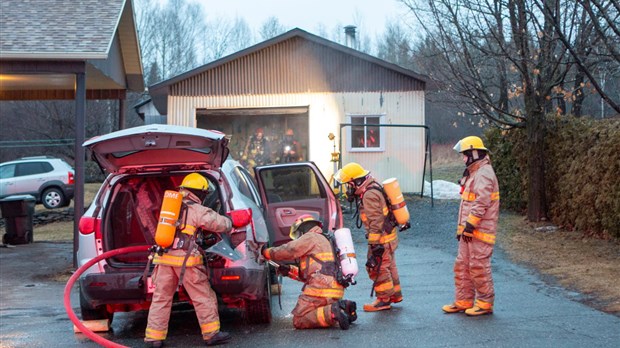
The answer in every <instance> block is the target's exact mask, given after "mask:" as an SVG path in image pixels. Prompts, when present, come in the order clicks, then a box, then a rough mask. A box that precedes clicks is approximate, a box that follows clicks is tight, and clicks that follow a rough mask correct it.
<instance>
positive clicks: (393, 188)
mask: <svg viewBox="0 0 620 348" xmlns="http://www.w3.org/2000/svg"><path fill="white" fill-rule="evenodd" d="M382 184H383V191H385V194H386V196H387V197H388V199H389V200H390V203H389V204H390V208H391V210H392V213H393V214H394V218H396V222H398V224H399V225H403V224H406V223H407V222H408V221H409V210H407V204H406V203H405V198H404V197H403V193H402V192H401V190H400V185H399V184H398V180H396V178H389V179H387V180H385V181H384V182H383V183H382Z"/></svg>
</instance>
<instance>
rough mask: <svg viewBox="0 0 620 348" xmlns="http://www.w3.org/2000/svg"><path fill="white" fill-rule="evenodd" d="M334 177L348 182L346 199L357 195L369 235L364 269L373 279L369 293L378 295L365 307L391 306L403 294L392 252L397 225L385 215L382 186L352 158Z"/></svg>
mask: <svg viewBox="0 0 620 348" xmlns="http://www.w3.org/2000/svg"><path fill="white" fill-rule="evenodd" d="M335 178H336V180H338V181H339V182H340V183H342V184H346V185H347V197H348V199H349V200H351V201H353V199H355V198H357V199H359V216H360V219H361V220H362V223H363V224H364V228H365V229H366V239H368V261H367V262H366V271H367V272H368V276H369V278H370V279H371V280H372V281H373V282H374V283H373V289H372V291H371V295H372V292H374V293H375V294H376V296H377V298H376V300H375V301H374V302H373V303H370V304H365V305H364V311H366V312H376V311H382V310H388V309H391V308H392V303H398V302H401V301H402V300H403V294H402V291H401V288H400V277H399V276H398V269H397V267H396V255H395V252H396V248H398V233H397V232H396V225H394V224H393V223H392V222H391V221H390V219H389V218H388V213H389V211H388V206H387V203H386V201H385V198H384V196H383V192H382V190H383V188H382V187H381V184H379V182H377V181H376V180H375V179H374V178H373V177H372V175H370V172H369V171H368V170H366V169H364V168H363V167H362V166H361V165H359V164H358V163H355V162H351V163H349V164H347V165H345V166H344V167H342V169H340V170H339V171H338V172H337V173H336V175H335Z"/></svg>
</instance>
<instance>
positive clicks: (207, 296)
mask: <svg viewBox="0 0 620 348" xmlns="http://www.w3.org/2000/svg"><path fill="white" fill-rule="evenodd" d="M208 187H209V182H208V181H207V179H206V178H205V177H204V176H202V175H200V174H198V173H192V174H189V175H187V176H186V177H185V178H184V179H183V182H182V183H181V185H180V186H179V192H181V194H182V195H183V197H184V198H183V203H184V204H185V205H186V206H187V210H186V211H185V212H184V213H181V216H180V219H179V221H180V222H181V224H180V226H179V228H178V229H177V232H176V236H175V240H174V243H173V245H172V246H171V247H170V249H169V250H168V251H167V252H165V253H163V254H161V255H159V254H155V257H154V259H153V263H154V264H155V269H154V270H153V275H152V279H153V284H154V285H155V291H154V293H153V299H152V302H151V307H150V309H149V315H148V324H147V326H146V333H145V338H144V340H145V342H146V343H147V344H148V345H149V346H150V347H162V346H163V343H164V340H165V339H166V335H167V333H168V321H169V319H170V309H171V306H172V299H173V296H174V294H175V292H176V290H177V287H178V283H179V277H180V276H181V274H182V276H181V277H182V283H183V284H182V285H183V287H184V289H185V291H186V292H187V294H188V295H189V297H190V298H191V300H192V303H193V305H194V308H195V310H196V316H197V317H198V322H199V323H200V331H201V333H202V337H203V339H204V340H205V343H206V345H207V346H209V345H217V344H222V343H225V342H226V341H228V340H229V339H230V335H229V334H228V333H227V332H223V331H220V320H219V314H218V308H217V298H216V295H215V293H214V292H213V290H212V289H211V286H210V284H209V279H208V276H207V270H206V268H205V266H204V264H203V258H202V255H201V254H200V252H199V251H198V249H197V246H196V244H195V242H194V240H195V238H194V237H195V233H196V230H197V229H199V228H200V229H204V230H205V231H209V232H215V233H227V232H229V231H230V230H231V229H232V223H231V220H230V218H228V217H226V216H222V215H219V214H218V213H216V212H215V211H213V210H212V209H210V208H207V207H204V206H202V205H201V202H202V201H203V199H204V198H205V196H206V193H207V189H208ZM184 263H185V264H184Z"/></svg>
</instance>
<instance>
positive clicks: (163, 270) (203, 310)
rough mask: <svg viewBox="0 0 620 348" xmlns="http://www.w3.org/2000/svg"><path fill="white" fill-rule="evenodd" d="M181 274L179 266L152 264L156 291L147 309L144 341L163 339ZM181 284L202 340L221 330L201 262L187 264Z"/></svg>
mask: <svg viewBox="0 0 620 348" xmlns="http://www.w3.org/2000/svg"><path fill="white" fill-rule="evenodd" d="M180 273H181V267H173V266H167V265H161V264H160V265H156V266H155V270H154V271H153V276H152V280H153V284H155V292H154V293H153V300H152V302H151V307H150V309H149V316H148V324H147V326H146V333H145V338H144V340H145V341H160V340H165V339H166V336H167V334H168V321H169V320H170V310H171V308H172V298H173V296H174V293H175V291H176V289H177V284H178V282H179V274H180ZM183 287H184V288H185V291H186V292H187V294H188V295H189V297H190V299H191V300H192V303H193V305H194V309H195V310H196V317H198V322H199V323H200V331H201V333H202V336H203V339H205V340H207V339H209V338H211V337H213V336H214V335H215V334H216V333H218V332H219V331H220V319H219V314H218V311H217V297H216V295H215V293H214V292H213V290H212V289H211V286H210V284H209V279H208V277H207V270H206V269H205V267H204V266H202V265H200V266H193V267H187V268H186V269H185V275H184V276H183Z"/></svg>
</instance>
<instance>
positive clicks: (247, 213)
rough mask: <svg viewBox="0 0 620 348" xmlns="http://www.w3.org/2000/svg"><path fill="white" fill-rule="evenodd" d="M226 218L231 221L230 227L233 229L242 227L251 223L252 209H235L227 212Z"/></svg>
mask: <svg viewBox="0 0 620 348" xmlns="http://www.w3.org/2000/svg"><path fill="white" fill-rule="evenodd" d="M227 214H228V216H230V219H231V220H232V225H233V227H235V228H239V227H243V226H246V225H247V224H249V223H250V222H252V209H250V208H247V209H237V210H232V211H229V212H228V213H227Z"/></svg>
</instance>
